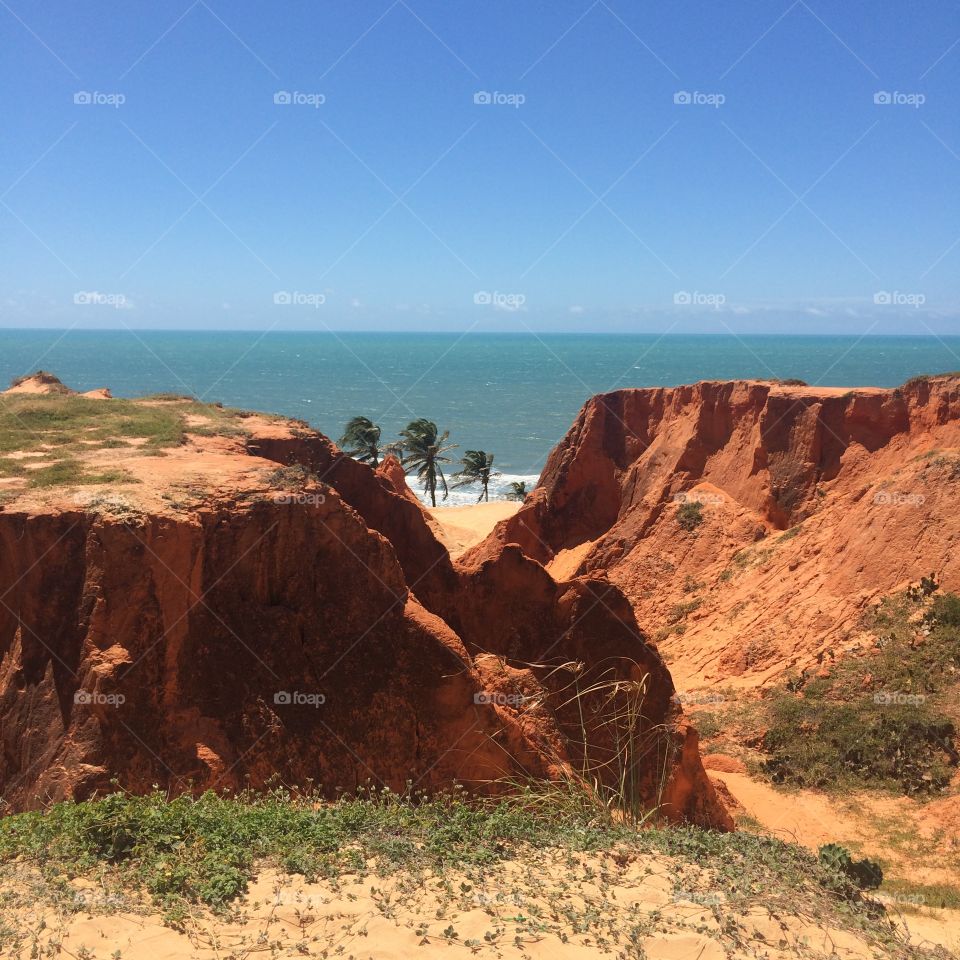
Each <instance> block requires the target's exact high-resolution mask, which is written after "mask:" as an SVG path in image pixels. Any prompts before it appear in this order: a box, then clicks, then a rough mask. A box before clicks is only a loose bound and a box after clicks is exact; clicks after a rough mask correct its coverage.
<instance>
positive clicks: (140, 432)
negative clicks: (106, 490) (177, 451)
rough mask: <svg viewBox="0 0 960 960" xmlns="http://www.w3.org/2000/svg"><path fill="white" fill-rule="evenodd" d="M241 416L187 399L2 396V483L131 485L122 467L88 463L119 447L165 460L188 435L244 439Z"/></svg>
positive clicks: (213, 405) (0, 421)
mask: <svg viewBox="0 0 960 960" xmlns="http://www.w3.org/2000/svg"><path fill="white" fill-rule="evenodd" d="M64 389H66V388H64ZM244 416H246V414H245V413H244V412H243V411H239V410H228V409H224V408H223V407H220V406H217V405H215V404H204V403H200V402H198V401H195V400H192V399H189V398H160V397H158V398H150V399H146V400H119V399H114V400H97V399H92V398H90V397H82V396H76V395H74V394H71V393H61V392H56V393H51V394H40V395H37V394H9V395H0V477H20V478H23V479H24V480H25V481H26V485H27V486H29V487H52V486H60V485H67V484H93V483H129V482H131V479H132V478H131V477H130V475H129V474H128V473H127V472H126V471H124V470H122V469H121V468H120V467H118V468H115V469H114V468H108V469H104V468H98V467H90V466H87V465H85V464H84V463H83V459H84V457H85V456H86V455H89V454H91V453H95V452H96V451H99V450H107V449H114V448H116V449H124V448H129V449H131V450H134V449H135V450H136V451H137V453H138V455H141V456H143V455H163V453H164V451H165V450H167V449H169V448H171V447H176V446H178V445H180V444H182V443H184V442H185V440H186V436H187V433H188V432H190V433H194V434H198V435H208V436H209V435H228V436H236V435H243V434H244V433H245V432H246V431H245V430H244V429H243V425H242V420H243V418H244ZM13 454H16V456H13Z"/></svg>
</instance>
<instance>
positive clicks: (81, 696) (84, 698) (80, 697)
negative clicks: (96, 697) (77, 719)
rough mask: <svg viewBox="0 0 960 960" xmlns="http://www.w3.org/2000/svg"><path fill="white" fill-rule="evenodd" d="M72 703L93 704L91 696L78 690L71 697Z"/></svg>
mask: <svg viewBox="0 0 960 960" xmlns="http://www.w3.org/2000/svg"><path fill="white" fill-rule="evenodd" d="M73 702H74V703H93V695H92V694H90V693H88V692H87V691H86V690H78V691H77V692H76V693H75V694H74V695H73Z"/></svg>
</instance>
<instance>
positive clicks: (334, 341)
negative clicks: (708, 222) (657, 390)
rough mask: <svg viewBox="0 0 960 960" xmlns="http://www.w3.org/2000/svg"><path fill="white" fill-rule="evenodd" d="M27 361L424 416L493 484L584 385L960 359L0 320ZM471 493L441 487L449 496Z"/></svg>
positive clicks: (149, 381) (18, 365) (921, 341)
mask: <svg viewBox="0 0 960 960" xmlns="http://www.w3.org/2000/svg"><path fill="white" fill-rule="evenodd" d="M37 369H44V370H49V371H51V372H53V373H55V374H56V375H57V376H58V377H60V379H61V380H63V381H64V383H66V384H67V385H68V386H71V387H73V388H74V389H77V390H89V389H92V388H94V387H101V386H108V387H110V389H111V390H112V391H113V394H114V396H118V397H135V396H142V395H144V394H149V393H160V392H175V393H188V394H192V395H195V396H197V397H199V398H201V399H203V400H206V401H217V400H219V401H221V402H222V403H224V404H225V405H227V406H234V407H244V408H248V409H257V410H267V411H271V412H276V413H282V414H286V415H288V416H292V417H299V418H301V419H303V420H306V421H308V422H309V423H310V424H312V425H313V426H314V427H316V428H317V429H319V430H321V431H322V432H323V433H325V434H327V435H329V436H331V437H333V438H334V439H336V438H337V437H339V436H340V433H341V432H342V429H343V425H344V424H345V423H346V421H347V420H349V419H350V417H352V416H355V415H358V414H363V415H365V416H368V417H370V418H371V419H373V420H374V421H375V422H377V423H379V424H380V425H381V426H382V428H383V437H384V439H385V440H389V439H392V438H393V437H395V436H396V434H397V431H398V430H399V429H400V428H401V427H403V426H404V425H405V424H406V423H407V422H409V421H410V420H412V419H414V418H416V417H428V418H429V419H431V420H434V421H435V422H436V423H437V425H438V426H439V427H440V429H441V430H449V431H450V435H451V441H452V442H454V443H457V444H459V450H456V451H453V455H454V456H457V455H460V453H461V451H464V450H468V449H472V450H476V449H481V450H486V451H488V452H492V453H494V455H495V457H496V461H495V465H496V468H497V469H498V470H499V471H501V472H502V476H501V477H500V478H499V479H498V481H497V483H496V484H495V485H493V487H492V488H491V496H492V497H493V496H496V497H498V498H499V497H501V496H502V495H503V493H504V490H505V488H506V485H507V484H508V483H509V482H510V481H512V480H524V481H526V483H527V486H528V488H529V487H532V486H533V484H534V483H535V481H536V479H537V476H538V474H539V472H540V470H541V469H542V467H543V463H544V461H545V460H546V457H547V454H548V453H549V452H550V449H551V448H552V447H553V446H554V444H555V443H556V442H557V441H558V440H559V439H560V438H561V437H562V436H563V435H564V433H565V432H566V430H567V428H568V427H569V426H570V423H571V422H572V420H573V418H574V417H575V416H576V413H577V411H578V410H579V408H580V407H581V405H582V404H583V402H584V401H585V400H586V399H587V397H589V396H591V395H593V394H595V393H602V392H605V391H608V390H615V389H617V388H620V387H646V386H674V385H676V384H680V383H691V382H694V381H696V380H704V379H712V380H725V379H733V378H741V377H757V378H770V377H780V378H784V379H786V378H799V379H801V380H805V381H807V382H808V383H811V384H821V385H827V386H883V387H892V386H897V385H898V384H901V383H903V382H904V381H905V380H907V379H909V378H910V377H912V376H916V375H918V374H922V373H940V372H944V371H947V370H957V369H960V337H944V338H938V337H887V336H882V337H881V336H870V337H855V336H756V335H751V336H732V335H727V336H715V335H682V336H678V335H669V336H659V335H656V334H638V335H620V334H543V335H536V334H530V333H517V334H490V333H482V334H475V333H469V334H463V335H461V334H456V333H449V334H441V333H329V332H322V333H321V332H310V333H292V332H289V333H288V332H270V333H266V334H260V333H250V332H214V331H190V332H182V331H136V332H133V331H129V330H103V331H91V330H83V331H80V330H71V331H69V332H67V331H63V330H3V329H0V383H6V382H7V381H9V380H11V379H12V378H13V377H15V376H19V375H21V374H24V373H32V372H33V371H34V370H37ZM453 469H456V467H455V465H454V466H453V467H452V469H451V472H452V470H453ZM476 497H477V491H470V490H469V489H467V490H457V491H452V492H451V495H450V499H449V500H448V501H447V504H448V505H450V504H462V503H471V502H473V501H474V500H476Z"/></svg>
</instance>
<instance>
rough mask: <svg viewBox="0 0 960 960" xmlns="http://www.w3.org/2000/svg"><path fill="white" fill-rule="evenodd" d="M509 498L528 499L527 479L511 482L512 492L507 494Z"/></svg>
mask: <svg viewBox="0 0 960 960" xmlns="http://www.w3.org/2000/svg"><path fill="white" fill-rule="evenodd" d="M507 499H508V500H526V499H527V483H526V481H525V480H514V481H512V482H511V484H510V492H509V493H508V494H507Z"/></svg>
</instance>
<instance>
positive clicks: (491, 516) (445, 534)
mask: <svg viewBox="0 0 960 960" xmlns="http://www.w3.org/2000/svg"><path fill="white" fill-rule="evenodd" d="M519 509H520V501H518V500H491V501H490V502H489V503H472V504H468V505H467V506H465V507H428V508H427V513H429V514H430V516H431V517H433V518H434V520H436V521H437V523H438V524H439V525H440V539H441V540H442V541H443V545H444V546H445V547H446V548H447V549H448V550H449V551H450V555H451V556H452V557H457V556H459V555H460V554H461V553H463V552H464V551H465V550H469V549H470V547H472V546H473V545H474V544H475V543H479V542H480V541H481V540H482V539H483V538H484V537H485V536H486V535H487V534H488V533H489V532H490V531H491V530H492V529H493V528H494V527H495V526H496V525H497V524H498V523H499V522H500V521H501V520H506V518H507V517H512V516H513V515H514V514H515V513H516V512H517V511H518V510H519Z"/></svg>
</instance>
